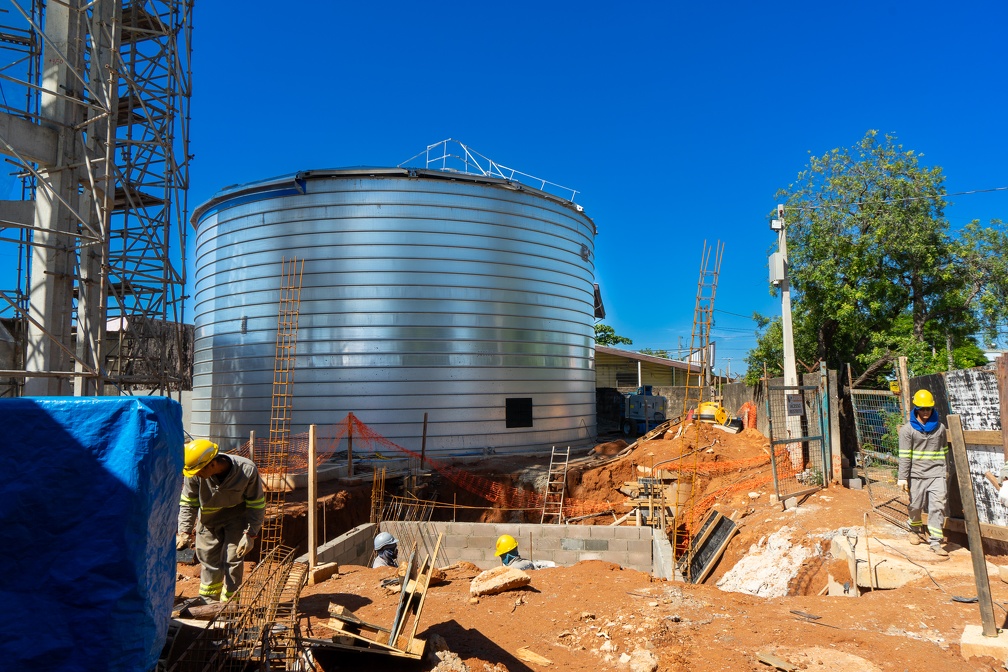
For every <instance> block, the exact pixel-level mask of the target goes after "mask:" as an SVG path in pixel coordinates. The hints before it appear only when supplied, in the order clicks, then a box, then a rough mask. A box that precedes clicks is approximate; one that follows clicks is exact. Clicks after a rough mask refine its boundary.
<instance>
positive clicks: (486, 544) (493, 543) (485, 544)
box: [465, 537, 528, 555]
mask: <svg viewBox="0 0 1008 672" xmlns="http://www.w3.org/2000/svg"><path fill="white" fill-rule="evenodd" d="M517 541H518V550H523V549H522V542H521V539H518V540H517ZM524 545H525V546H528V541H526V542H525V544H524ZM465 547H466V548H478V549H481V550H484V551H488V552H489V553H490V555H493V554H494V550H495V549H496V548H497V537H467V538H466V544H465Z"/></svg>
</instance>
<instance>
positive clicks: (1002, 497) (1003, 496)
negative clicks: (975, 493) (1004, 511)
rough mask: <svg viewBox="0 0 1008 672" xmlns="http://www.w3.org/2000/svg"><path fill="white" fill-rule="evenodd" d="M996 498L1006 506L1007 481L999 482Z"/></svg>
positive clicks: (1007, 497)
mask: <svg viewBox="0 0 1008 672" xmlns="http://www.w3.org/2000/svg"><path fill="white" fill-rule="evenodd" d="M998 499H999V500H1001V503H1002V504H1004V505H1005V506H1008V481H1005V482H1004V483H1002V484H1001V489H1000V490H999V491H998Z"/></svg>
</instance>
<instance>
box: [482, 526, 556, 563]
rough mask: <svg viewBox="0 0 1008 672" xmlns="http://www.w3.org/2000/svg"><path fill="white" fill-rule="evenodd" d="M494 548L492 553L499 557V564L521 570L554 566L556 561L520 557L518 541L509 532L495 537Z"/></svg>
mask: <svg viewBox="0 0 1008 672" xmlns="http://www.w3.org/2000/svg"><path fill="white" fill-rule="evenodd" d="M494 550H495V553H494V555H496V556H497V557H498V558H500V559H501V564H502V565H504V566H506V567H514V568H515V569H520V570H523V571H524V570H527V569H545V568H547V567H556V563H555V562H553V561H551V560H525V559H524V558H522V557H521V555H520V554H519V553H518V542H517V541H516V540H515V538H514V537H512V536H511V535H510V534H502V535H501V536H499V537H497V546H496V548H495V549H494Z"/></svg>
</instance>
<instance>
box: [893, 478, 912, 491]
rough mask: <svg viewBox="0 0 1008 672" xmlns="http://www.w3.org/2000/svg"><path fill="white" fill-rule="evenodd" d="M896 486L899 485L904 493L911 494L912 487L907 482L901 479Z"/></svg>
mask: <svg viewBox="0 0 1008 672" xmlns="http://www.w3.org/2000/svg"><path fill="white" fill-rule="evenodd" d="M896 485H898V486H899V489H900V490H902V491H903V492H910V486H909V485H908V484H907V482H906V481H905V480H902V479H901V480H898V481H896Z"/></svg>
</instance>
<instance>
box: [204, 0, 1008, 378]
mask: <svg viewBox="0 0 1008 672" xmlns="http://www.w3.org/2000/svg"><path fill="white" fill-rule="evenodd" d="M766 4H767V3H742V2H738V3H696V4H683V3H678V2H664V3H657V2H656V3H633V2H631V3H621V4H616V3H601V2H539V3H526V2H511V3H477V2H451V1H449V2H437V3H417V2H396V1H390V2H383V3H329V2H319V3H307V4H298V5H293V4H291V5H290V6H289V7H288V9H285V10H283V9H282V10H278V9H277V4H276V3H275V2H264V1H259V0H247V1H246V2H243V3H241V4H240V5H235V4H234V3H224V2H197V3H196V9H195V14H194V25H195V35H194V38H193V45H194V47H193V70H194V74H193V83H194V94H193V100H192V113H193V119H192V126H191V139H192V152H193V153H194V154H195V157H196V158H195V160H194V162H193V164H192V172H191V180H192V186H191V189H190V194H189V203H190V208H194V207H195V206H197V205H199V204H200V203H202V202H204V201H205V200H207V199H208V198H209V197H210V196H211V195H212V194H213V193H215V192H216V191H218V190H219V189H221V188H222V187H225V186H227V185H231V184H236V183H243V182H250V181H255V180H259V179H263V178H267V177H272V176H275V175H280V174H284V173H289V172H293V171H297V170H303V169H312V168H336V167H343V166H357V165H371V166H390V165H396V164H398V163H400V162H402V161H404V160H406V159H408V158H409V157H411V156H413V155H414V154H416V153H418V152H420V151H422V150H423V149H424V148H425V147H426V146H427V145H428V144H431V143H434V142H437V141H440V140H444V139H446V138H455V139H457V140H460V141H462V142H464V143H466V144H467V145H469V146H471V147H472V148H474V149H476V150H478V151H479V152H480V153H482V154H484V155H486V156H488V157H491V158H493V159H494V160H496V161H498V162H500V163H502V164H505V165H507V166H509V167H512V168H517V169H519V170H522V171H524V172H526V173H530V174H532V175H536V176H538V177H542V178H545V179H548V180H550V181H552V182H555V183H559V184H562V185H565V186H569V187H572V188H574V189H577V190H579V191H580V192H581V193H580V194H579V195H578V197H577V199H576V200H577V202H579V203H580V204H581V205H583V206H584V208H585V212H586V213H587V214H588V215H589V216H591V217H592V219H594V221H595V223H596V225H597V226H598V231H599V234H598V237H597V238H596V246H595V252H596V262H597V265H596V281H597V282H599V284H600V285H601V287H602V292H603V298H604V301H605V304H606V309H607V318H606V319H605V322H606V323H607V324H610V325H612V326H613V327H614V328H615V330H616V332H617V333H618V334H620V335H623V336H627V337H629V338H632V339H633V346H631V347H632V348H634V349H637V348H653V349H675V348H677V347H678V346H679V342H680V339H682V342H683V343H684V344H686V345H688V343H689V337H690V331H691V328H692V323H693V308H694V303H695V298H696V292H697V280H698V278H699V273H700V260H701V252H702V249H703V245H704V241H705V240H706V241H707V242H708V243H709V244H713V243H714V242H715V241H717V240H721V241H723V242H724V245H725V247H724V259H723V262H722V265H721V274H720V278H719V282H718V287H717V298H716V303H715V324H714V328H713V332H712V337H713V339H714V340H715V341H717V343H718V361H717V362H716V368H717V369H718V370H724V369H725V368H727V367H728V366H730V367H731V370H732V372H741V371H742V368H743V364H742V360H743V359H744V358H745V355H746V353H747V352H748V350H749V349H750V348H751V347H752V346H753V344H754V343H755V335H754V331H755V325H754V323H753V322H752V320H751V319H749V316H750V315H751V314H752V312H753V311H758V312H760V313H763V314H775V313H777V312H779V310H780V308H779V305H780V304H779V300H778V299H775V298H773V297H772V296H771V295H770V293H769V290H768V284H767V266H766V257H767V253H768V251H769V250H770V248H771V247H772V246H774V245H775V236H774V234H773V232H771V231H770V229H769V227H768V225H767V214H768V213H770V212H771V211H772V210H773V208H774V205H775V200H774V193H775V192H776V190H777V189H779V188H781V187H785V186H787V185H788V184H789V182H790V181H791V180H793V179H794V178H795V176H796V175H797V173H798V172H799V171H800V170H801V169H802V168H803V167H804V166H805V165H806V163H807V161H808V156H809V152H812V153H814V154H822V153H825V152H827V151H829V150H830V149H832V148H834V147H841V146H851V145H853V144H854V143H856V142H857V141H858V140H859V139H860V138H861V137H863V136H864V134H865V132H866V131H867V130H869V129H878V130H880V131H882V132H890V133H894V134H895V135H896V136H897V137H898V138H899V140H900V141H901V142H902V144H903V145H904V147H905V148H907V149H913V150H916V151H918V152H921V153H923V154H924V159H923V163H924V164H925V165H940V166H942V167H943V169H944V172H945V176H946V178H947V182H946V184H947V188H948V191H949V192H950V193H955V192H961V191H968V190H979V189H990V188H996V187H1004V186H1008V161H1006V157H1008V122H1006V120H1008V112H1006V110H1008V86H1006V74H1008V50H1006V49H1005V46H1004V29H1005V26H1008V4H1006V3H1003V2H996V1H989V2H975V3H953V4H949V3H937V2H929V1H927V2H918V3H905V2H886V1H881V2H846V3H809V2H784V3H774V6H773V7H772V8H768V7H767V6H766ZM237 7H240V11H236V8H237ZM949 201H950V203H951V205H950V206H949V207H948V208H947V209H946V216H947V217H948V219H949V221H950V222H951V223H952V225H953V226H959V225H962V224H964V223H966V222H968V221H970V220H972V219H974V218H979V219H981V221H984V222H986V221H988V220H989V219H990V218H992V217H1000V218H1002V219H1008V191H999V192H994V193H987V194H976V195H963V196H951V197H950V198H949ZM191 240H192V237H191ZM191 263H192V262H191V260H190V277H192V268H191ZM728 358H731V360H730V363H729V361H728Z"/></svg>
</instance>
